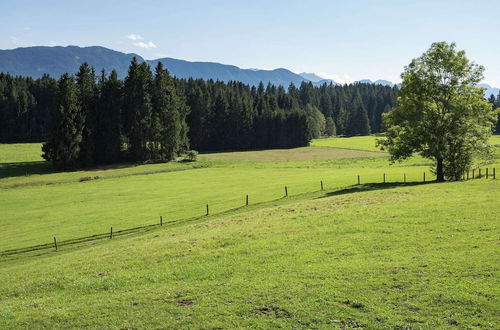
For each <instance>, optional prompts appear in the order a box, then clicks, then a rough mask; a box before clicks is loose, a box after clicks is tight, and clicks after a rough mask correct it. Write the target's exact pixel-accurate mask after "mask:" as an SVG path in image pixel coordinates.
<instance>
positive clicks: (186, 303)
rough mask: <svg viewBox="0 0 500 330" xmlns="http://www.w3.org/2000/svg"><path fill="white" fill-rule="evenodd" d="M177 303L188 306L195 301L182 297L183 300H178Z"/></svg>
mask: <svg viewBox="0 0 500 330" xmlns="http://www.w3.org/2000/svg"><path fill="white" fill-rule="evenodd" d="M177 304H178V305H179V306H184V307H188V306H191V305H193V304H194V301H192V300H191V299H181V300H179V301H177Z"/></svg>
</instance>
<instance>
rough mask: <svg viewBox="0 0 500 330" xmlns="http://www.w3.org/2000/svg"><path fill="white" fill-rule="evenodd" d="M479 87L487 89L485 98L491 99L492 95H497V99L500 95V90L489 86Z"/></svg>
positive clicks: (481, 85)
mask: <svg viewBox="0 0 500 330" xmlns="http://www.w3.org/2000/svg"><path fill="white" fill-rule="evenodd" d="M478 86H479V87H483V88H486V90H485V91H484V97H486V98H489V97H490V96H491V94H493V95H495V97H497V96H498V94H499V93H500V88H495V87H491V86H490V85H488V84H478Z"/></svg>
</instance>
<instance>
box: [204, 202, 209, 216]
mask: <svg viewBox="0 0 500 330" xmlns="http://www.w3.org/2000/svg"><path fill="white" fill-rule="evenodd" d="M208 211H209V210H208V204H207V214H205V215H208V214H209V212H208Z"/></svg>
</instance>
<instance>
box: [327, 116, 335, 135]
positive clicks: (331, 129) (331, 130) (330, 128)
mask: <svg viewBox="0 0 500 330" xmlns="http://www.w3.org/2000/svg"><path fill="white" fill-rule="evenodd" d="M325 135H326V136H335V135H337V129H336V127H335V121H334V120H333V118H332V117H326V121H325Z"/></svg>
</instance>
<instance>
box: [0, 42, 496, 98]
mask: <svg viewBox="0 0 500 330" xmlns="http://www.w3.org/2000/svg"><path fill="white" fill-rule="evenodd" d="M134 56H135V57H137V59H138V61H139V62H143V61H145V60H144V59H143V58H142V57H141V56H139V55H137V54H133V53H131V54H126V53H122V52H118V51H115V50H112V49H108V48H105V47H100V46H92V47H78V46H66V47H61V46H56V47H47V46H35V47H22V48H16V49H8V50H0V72H7V73H10V74H12V75H19V76H29V77H33V78H39V77H41V76H42V75H43V74H45V73H47V74H49V75H51V76H52V77H55V78H58V77H59V76H60V75H62V74H63V73H65V72H69V73H72V74H73V73H76V72H77V71H78V68H79V67H80V65H81V64H82V63H83V62H88V63H89V64H90V65H92V66H94V68H95V69H96V70H97V71H98V72H99V71H100V70H102V69H105V70H106V71H107V72H110V71H111V70H113V69H115V70H116V71H117V72H118V76H119V77H120V78H124V77H125V76H126V74H127V71H128V67H129V65H130V61H131V60H132V58H133V57H134ZM159 61H161V62H163V64H164V66H165V67H166V68H167V69H168V70H169V71H170V73H171V74H173V75H175V76H176V77H179V78H201V79H213V80H220V81H224V82H228V81H230V80H233V81H241V82H243V83H245V84H249V85H253V86H256V85H258V84H259V82H261V81H262V82H263V83H264V84H266V85H267V84H268V83H271V84H274V85H282V86H284V87H288V85H290V83H293V84H295V85H296V86H299V85H300V84H301V83H302V81H310V82H312V83H313V84H314V85H315V86H320V85H323V84H325V83H326V84H330V83H332V84H334V85H337V84H338V83H336V82H335V81H333V80H331V79H324V78H322V77H320V76H319V75H317V74H315V73H307V72H302V73H300V74H296V73H293V72H292V71H290V70H287V69H282V68H280V69H275V70H260V69H240V68H238V67H237V66H234V65H226V64H220V63H213V62H189V61H184V60H178V59H174V58H169V57H165V58H160V59H156V60H147V61H146V62H148V63H149V64H150V65H151V66H152V67H154V66H155V65H156V63H158V62H159ZM354 83H366V84H380V85H384V86H391V87H392V86H394V84H393V83H392V82H390V81H387V80H376V81H375V82H372V81H371V80H369V79H364V80H358V81H356V82H354ZM479 86H480V87H484V88H486V91H485V93H484V94H485V96H486V97H487V98H488V97H489V96H490V95H491V94H494V95H495V96H497V95H498V93H499V92H500V89H498V88H494V87H491V86H489V85H487V84H480V85H479Z"/></svg>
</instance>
